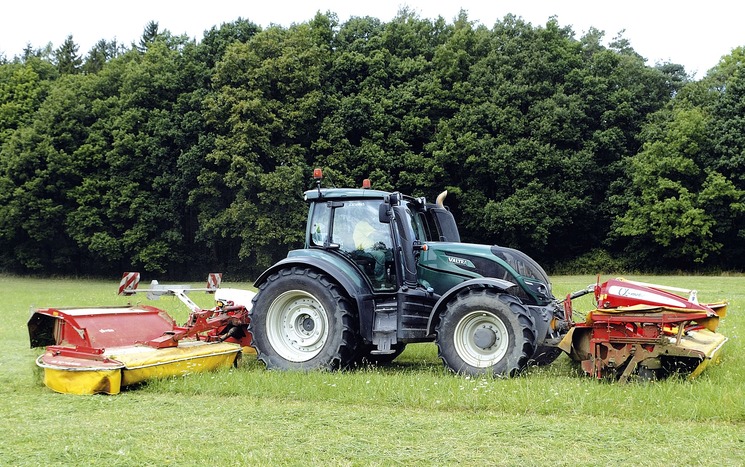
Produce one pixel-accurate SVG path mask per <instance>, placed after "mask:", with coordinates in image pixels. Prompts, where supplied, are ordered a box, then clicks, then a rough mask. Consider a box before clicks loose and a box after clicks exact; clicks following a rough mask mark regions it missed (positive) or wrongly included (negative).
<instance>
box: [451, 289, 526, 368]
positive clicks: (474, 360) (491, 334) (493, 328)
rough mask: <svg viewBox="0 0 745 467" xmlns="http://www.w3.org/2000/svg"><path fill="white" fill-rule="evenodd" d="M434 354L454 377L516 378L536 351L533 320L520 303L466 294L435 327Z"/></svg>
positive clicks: (481, 292)
mask: <svg viewBox="0 0 745 467" xmlns="http://www.w3.org/2000/svg"><path fill="white" fill-rule="evenodd" d="M437 348H438V352H439V356H440V358H441V359H442V361H443V363H444V364H445V365H446V366H447V367H448V368H450V369H451V370H452V371H454V372H455V373H460V374H466V375H480V374H491V375H494V376H514V375H516V374H517V373H519V372H520V371H522V370H523V369H524V368H525V367H526V366H527V365H528V362H529V361H530V357H531V356H533V354H534V353H535V350H536V329H535V323H534V321H533V318H532V317H531V315H530V312H529V311H528V309H527V308H526V307H525V306H524V305H523V304H522V303H521V302H520V300H519V299H518V298H516V297H514V296H512V295H507V294H503V293H499V292H497V291H496V290H492V289H471V290H465V291H463V292H461V293H459V294H458V295H457V297H456V298H455V299H454V300H452V301H451V302H450V303H449V304H448V305H447V307H446V308H445V310H444V311H443V313H442V315H441V316H440V323H439V324H438V326H437Z"/></svg>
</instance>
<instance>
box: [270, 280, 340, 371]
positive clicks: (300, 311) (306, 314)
mask: <svg viewBox="0 0 745 467" xmlns="http://www.w3.org/2000/svg"><path fill="white" fill-rule="evenodd" d="M266 327H267V333H266V334H267V337H268V338H269V343H270V344H271V346H272V348H274V350H275V351H276V352H277V354H279V356H281V357H282V358H284V359H286V360H289V361H291V362H306V361H308V360H310V359H312V358H313V357H315V356H316V355H318V354H319V353H320V352H321V349H322V348H323V346H324V345H325V344H326V340H327V339H328V336H329V322H328V314H327V313H326V309H325V308H324V307H323V305H321V303H320V302H319V301H318V300H317V299H316V298H315V297H314V296H313V295H311V294H309V293H307V292H304V291H302V290H290V291H287V292H285V293H283V294H281V295H280V296H278V297H277V298H276V299H274V301H273V302H272V304H271V305H270V306H269V309H268V310H267V319H266Z"/></svg>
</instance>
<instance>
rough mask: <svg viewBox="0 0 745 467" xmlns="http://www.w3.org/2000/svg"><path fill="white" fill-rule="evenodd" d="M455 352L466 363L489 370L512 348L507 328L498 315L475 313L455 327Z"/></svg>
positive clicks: (465, 317)
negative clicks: (488, 368)
mask: <svg viewBox="0 0 745 467" xmlns="http://www.w3.org/2000/svg"><path fill="white" fill-rule="evenodd" d="M453 340H454V345H455V351H456V352H458V355H459V356H460V358H462V359H463V361H464V362H465V363H467V364H468V365H471V366H473V367H476V368H487V367H490V366H492V365H494V364H496V363H497V362H499V361H500V360H501V359H502V358H504V356H505V354H507V350H508V349H509V347H510V338H509V335H508V334H507V326H505V324H504V322H503V321H502V320H501V319H499V318H498V317H497V316H496V315H494V314H492V313H489V312H486V311H473V312H471V313H469V314H467V315H466V316H464V317H463V319H461V320H460V321H459V322H458V324H457V325H456V327H455V336H454V339H453Z"/></svg>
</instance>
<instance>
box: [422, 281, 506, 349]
mask: <svg viewBox="0 0 745 467" xmlns="http://www.w3.org/2000/svg"><path fill="white" fill-rule="evenodd" d="M513 287H517V284H515V283H513V282H510V281H506V280H503V279H495V278H493V277H479V278H476V279H471V280H467V281H465V282H461V283H460V284H458V285H456V286H455V287H453V288H452V289H450V290H448V291H447V292H445V293H444V294H443V295H442V296H441V297H440V299H439V300H437V303H435V306H434V308H432V312H431V313H430V315H429V320H428V321H427V335H428V336H430V335H433V334H434V333H435V329H436V328H437V325H438V324H439V323H440V313H441V312H442V310H443V309H445V306H447V304H448V302H450V300H452V299H453V298H454V297H455V296H456V295H458V293H460V292H461V291H462V290H465V289H473V288H490V289H497V290H499V291H500V292H505V293H509V290H510V289H511V288H513ZM513 295H514V294H513Z"/></svg>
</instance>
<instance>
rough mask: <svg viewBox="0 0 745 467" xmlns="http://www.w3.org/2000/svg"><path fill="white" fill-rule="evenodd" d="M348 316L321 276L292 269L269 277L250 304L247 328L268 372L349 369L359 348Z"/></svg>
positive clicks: (336, 290)
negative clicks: (251, 307)
mask: <svg viewBox="0 0 745 467" xmlns="http://www.w3.org/2000/svg"><path fill="white" fill-rule="evenodd" d="M352 310H353V307H352V305H351V303H350V301H349V299H348V298H347V297H346V295H345V293H344V291H343V290H342V289H341V287H339V286H338V285H336V284H335V283H333V282H332V281H331V280H329V278H328V276H326V275H325V274H322V273H319V272H317V271H315V270H312V269H304V268H295V267H293V268H288V269H282V270H280V271H279V272H277V273H275V274H272V275H271V276H269V278H268V279H267V280H266V282H264V283H263V284H262V285H261V286H260V287H259V293H258V294H257V295H256V297H255V298H254V300H253V309H252V312H251V321H250V324H249V328H248V329H249V331H250V332H251V334H252V339H253V340H252V345H253V347H254V348H255V349H256V352H257V357H258V359H259V360H260V361H262V362H264V364H265V365H266V367H267V369H270V370H273V369H277V370H315V369H323V370H337V369H340V368H344V367H347V366H348V365H349V364H350V363H351V361H352V359H353V357H354V355H355V353H356V352H355V351H356V349H355V347H356V343H357V331H356V329H357V327H356V320H355V319H354V318H355V317H354V313H353V311H352Z"/></svg>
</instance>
